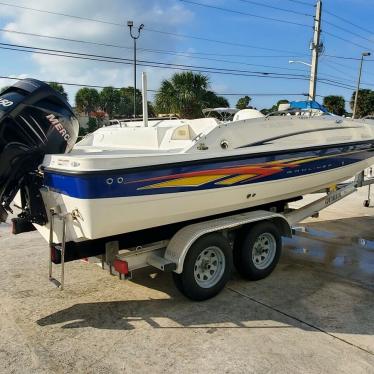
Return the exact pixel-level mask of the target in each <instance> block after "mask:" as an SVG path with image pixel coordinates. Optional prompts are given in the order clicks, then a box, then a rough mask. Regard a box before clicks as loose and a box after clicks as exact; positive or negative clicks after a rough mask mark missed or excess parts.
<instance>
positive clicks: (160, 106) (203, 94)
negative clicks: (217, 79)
mask: <svg viewBox="0 0 374 374" xmlns="http://www.w3.org/2000/svg"><path fill="white" fill-rule="evenodd" d="M208 88H209V79H208V77H207V76H206V75H203V74H200V73H193V72H191V71H187V72H183V73H176V74H174V75H173V76H172V77H171V78H170V79H169V80H164V81H163V82H162V83H161V87H160V89H159V90H158V92H157V94H156V97H155V106H156V111H157V112H158V113H176V114H179V116H180V117H181V118H198V117H201V116H202V109H203V108H205V107H208V106H217V104H218V105H219V106H221V105H223V104H224V106H226V105H227V106H228V102H227V100H225V99H224V98H222V97H221V98H220V97H219V96H217V95H215V94H214V93H213V92H212V91H208Z"/></svg>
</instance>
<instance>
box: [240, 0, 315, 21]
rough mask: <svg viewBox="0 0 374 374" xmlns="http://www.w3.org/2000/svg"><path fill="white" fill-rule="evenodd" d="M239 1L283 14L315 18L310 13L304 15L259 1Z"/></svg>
mask: <svg viewBox="0 0 374 374" xmlns="http://www.w3.org/2000/svg"><path fill="white" fill-rule="evenodd" d="M238 1H241V2H242V3H247V4H253V5H257V6H262V7H264V8H270V9H275V10H280V11H282V12H287V13H294V14H298V15H300V16H306V17H313V15H312V14H309V13H302V12H298V11H297V10H292V9H286V8H280V7H277V6H274V5H269V4H263V3H259V2H257V1H252V0H238Z"/></svg>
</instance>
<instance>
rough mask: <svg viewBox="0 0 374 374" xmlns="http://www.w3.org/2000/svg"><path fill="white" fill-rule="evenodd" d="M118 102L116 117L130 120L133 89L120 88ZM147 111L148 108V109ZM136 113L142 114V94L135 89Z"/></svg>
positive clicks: (132, 105)
mask: <svg viewBox="0 0 374 374" xmlns="http://www.w3.org/2000/svg"><path fill="white" fill-rule="evenodd" d="M119 92H120V101H119V105H118V113H117V114H118V115H120V116H123V117H127V118H131V117H133V115H134V88H133V87H122V88H121V89H120V90H119ZM148 110H149V107H148ZM136 113H137V115H140V114H141V113H142V93H141V92H140V91H139V90H138V89H136Z"/></svg>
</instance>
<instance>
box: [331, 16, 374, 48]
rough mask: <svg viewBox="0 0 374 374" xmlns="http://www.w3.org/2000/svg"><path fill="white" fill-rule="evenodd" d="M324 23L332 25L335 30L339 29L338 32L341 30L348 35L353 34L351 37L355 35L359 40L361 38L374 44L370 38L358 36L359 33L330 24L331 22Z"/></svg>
mask: <svg viewBox="0 0 374 374" xmlns="http://www.w3.org/2000/svg"><path fill="white" fill-rule="evenodd" d="M324 23H325V24H327V25H330V26H332V27H335V28H336V29H338V30H341V31H344V32H347V33H348V34H351V35H353V36H357V37H358V38H361V39H363V40H366V41H368V42H369V43H374V41H373V40H371V39H369V38H367V37H365V36H362V35H360V34H357V33H355V32H353V31H352V30H349V29H346V28H345V27H342V26H339V25H337V24H335V23H333V22H330V21H324Z"/></svg>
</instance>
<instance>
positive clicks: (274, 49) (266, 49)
mask: <svg viewBox="0 0 374 374" xmlns="http://www.w3.org/2000/svg"><path fill="white" fill-rule="evenodd" d="M144 30H148V31H151V32H155V33H158V34H164V35H170V36H175V37H178V38H187V39H194V40H202V41H204V42H210V43H217V44H224V45H229V46H231V47H232V46H235V47H244V48H254V49H260V50H263V51H271V52H281V53H291V54H293V55H294V56H307V55H306V54H300V53H298V52H293V51H289V50H284V49H276V48H267V47H260V46H256V45H253V44H246V43H237V42H233V41H227V40H218V39H211V38H206V37H203V36H197V35H186V34H179V33H174V32H169V31H161V30H156V29H151V28H149V27H145V28H144Z"/></svg>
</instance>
